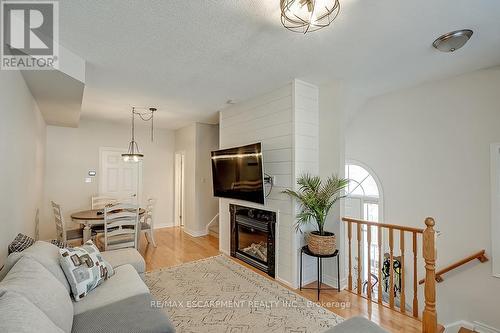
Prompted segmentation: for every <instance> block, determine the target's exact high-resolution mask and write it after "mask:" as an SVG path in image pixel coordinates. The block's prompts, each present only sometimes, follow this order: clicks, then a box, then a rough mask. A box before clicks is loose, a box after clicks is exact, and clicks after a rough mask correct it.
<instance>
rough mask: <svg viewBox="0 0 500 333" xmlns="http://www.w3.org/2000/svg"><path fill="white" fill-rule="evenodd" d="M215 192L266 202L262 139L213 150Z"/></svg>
mask: <svg viewBox="0 0 500 333" xmlns="http://www.w3.org/2000/svg"><path fill="white" fill-rule="evenodd" d="M212 177H213V184H214V196H216V197H220V198H230V199H239V200H246V201H252V202H256V203H260V204H264V196H265V195H264V180H263V178H264V176H263V168H262V148H261V144H260V143H255V144H251V145H247V146H242V147H235V148H230V149H224V150H218V151H213V152H212Z"/></svg>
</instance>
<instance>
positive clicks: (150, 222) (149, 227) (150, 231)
mask: <svg viewBox="0 0 500 333" xmlns="http://www.w3.org/2000/svg"><path fill="white" fill-rule="evenodd" d="M155 206H156V199H154V198H149V199H148V200H147V203H146V211H145V212H144V215H143V217H142V218H141V229H140V230H141V234H142V233H144V235H145V236H146V240H147V241H148V244H153V246H154V247H156V241H155V235H154V212H155Z"/></svg>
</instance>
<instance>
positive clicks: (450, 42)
mask: <svg viewBox="0 0 500 333" xmlns="http://www.w3.org/2000/svg"><path fill="white" fill-rule="evenodd" d="M472 33H473V32H472V30H469V29H463V30H457V31H452V32H449V33H447V34H444V35H442V36H439V37H438V38H437V39H436V40H435V41H434V43H432V46H434V47H435V48H436V49H438V50H439V51H441V52H454V51H456V50H458V49H459V48H461V47H462V46H464V45H465V43H467V41H468V40H469V39H470V38H471V37H472Z"/></svg>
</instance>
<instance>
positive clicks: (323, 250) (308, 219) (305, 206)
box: [283, 174, 349, 255]
mask: <svg viewBox="0 0 500 333" xmlns="http://www.w3.org/2000/svg"><path fill="white" fill-rule="evenodd" d="M348 182H349V181H348V180H347V179H343V178H339V177H337V176H336V175H332V176H330V177H328V179H326V181H325V182H323V181H322V180H321V178H320V177H319V176H311V175H309V174H304V175H301V176H300V177H299V178H298V179H297V184H298V185H299V189H298V191H294V190H291V189H287V190H285V191H283V193H286V194H288V195H289V196H291V197H292V198H295V199H297V201H298V202H299V203H300V212H299V213H298V214H297V223H296V224H295V229H296V230H297V231H300V232H302V229H301V227H302V226H305V225H307V224H310V223H312V224H314V225H315V226H316V227H317V230H315V231H311V232H310V233H309V234H308V235H307V236H306V240H307V245H308V247H309V250H310V251H311V252H313V253H315V254H319V255H329V254H332V253H333V252H335V249H336V238H335V234H334V233H333V232H328V231H325V229H324V227H325V222H326V218H327V216H328V212H329V211H330V209H331V208H332V206H333V205H334V204H335V203H336V202H337V201H338V200H339V199H341V198H343V196H344V195H343V194H342V190H343V189H344V188H345V187H346V186H347V184H348Z"/></svg>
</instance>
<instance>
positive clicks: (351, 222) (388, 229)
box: [342, 217, 438, 333]
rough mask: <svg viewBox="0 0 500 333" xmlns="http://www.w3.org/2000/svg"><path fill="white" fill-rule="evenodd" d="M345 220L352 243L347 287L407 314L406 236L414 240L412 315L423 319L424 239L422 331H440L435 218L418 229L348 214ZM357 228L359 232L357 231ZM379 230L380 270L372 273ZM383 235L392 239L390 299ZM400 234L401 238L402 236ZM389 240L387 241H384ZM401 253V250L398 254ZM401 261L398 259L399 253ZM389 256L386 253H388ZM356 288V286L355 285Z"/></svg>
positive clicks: (349, 246) (371, 299) (389, 249)
mask: <svg viewBox="0 0 500 333" xmlns="http://www.w3.org/2000/svg"><path fill="white" fill-rule="evenodd" d="M342 220H343V221H344V222H345V223H347V243H348V244H347V246H348V266H349V267H348V277H347V290H348V291H350V292H352V293H355V294H357V295H359V296H362V297H366V298H367V299H368V300H369V301H372V302H377V303H379V304H381V305H383V306H387V307H389V308H390V309H393V310H397V311H399V312H401V313H403V314H408V313H407V308H406V267H405V261H406V258H405V239H406V238H409V239H411V243H412V244H411V245H412V246H411V249H412V259H413V260H410V261H411V264H412V265H411V266H412V267H410V269H409V270H408V271H411V273H412V276H413V279H412V280H413V282H412V286H411V288H410V289H411V290H413V295H412V305H413V306H412V311H411V314H410V315H411V316H413V317H415V318H419V300H418V279H417V274H418V249H419V239H420V238H421V239H422V241H421V244H422V245H421V248H422V255H423V259H424V261H425V276H426V282H425V289H424V295H425V307H424V310H423V313H422V332H423V333H436V332H438V325H437V313H436V281H435V274H436V271H435V270H436V246H435V234H436V232H435V230H434V225H435V221H434V219H433V218H430V217H429V218H427V219H425V225H426V228H425V229H421V228H414V227H406V226H400V225H395V224H387V223H379V222H372V221H364V220H358V219H353V218H347V217H344V218H342ZM353 227H354V230H355V233H353ZM374 230H376V231H377V241H376V246H375V249H376V250H377V252H378V258H377V260H376V261H377V262H378V265H377V266H378V267H377V268H378V269H377V272H376V274H372V267H371V265H372V263H371V261H372V260H371V258H372V253H371V251H372V233H373V231H374ZM364 233H366V235H364ZM354 234H355V236H356V237H355V238H356V239H355V241H356V248H355V250H356V255H357V258H356V259H357V265H356V266H357V267H356V272H355V273H356V275H357V276H356V281H354V283H355V285H353V249H352V242H353V239H354ZM383 234H384V235H387V237H386V238H388V239H387V241H388V251H389V253H388V254H387V259H388V265H389V267H387V268H388V271H389V272H388V273H389V276H388V280H389V281H387V284H386V286H387V289H388V293H389V295H388V298H389V299H388V301H387V302H386V301H384V291H383V288H382V282H383V281H385V280H386V279H384V276H383V275H382V273H383V272H382V266H383V263H384V262H385V261H386V260H383V259H385V258H383V256H382V252H383V249H384V250H385V246H384V247H383V244H382V240H383V237H382V236H383ZM398 236H399V237H398ZM384 241H385V240H384ZM363 242H365V244H366V245H367V247H366V251H367V257H368V260H367V272H368V274H367V276H368V278H367V280H366V282H363V281H362V275H363V271H362V266H363V265H362V254H361V252H362V245H363ZM395 242H396V243H399V246H398V247H399V251H397V249H396V251H395ZM395 252H397V253H395ZM397 254H399V257H397V259H398V260H397V261H395V258H396V255H397ZM384 257H385V256H384ZM395 262H397V263H398V265H400V267H399V269H398V271H399V273H398V278H399V281H400V284H399V287H398V291H399V307H397V306H396V304H395V300H396V290H395V273H394V272H395V269H394V264H395ZM372 275H375V276H376V277H377V282H376V283H378V289H377V292H376V294H377V295H376V297H374V295H373V293H374V290H372V289H373V288H372V287H373V285H372V278H371V277H372ZM363 284H366V286H367V288H366V295H365V294H364V293H363ZM354 287H355V288H354Z"/></svg>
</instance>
